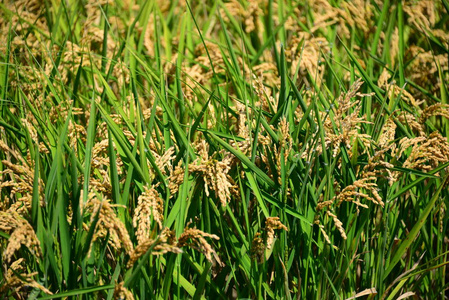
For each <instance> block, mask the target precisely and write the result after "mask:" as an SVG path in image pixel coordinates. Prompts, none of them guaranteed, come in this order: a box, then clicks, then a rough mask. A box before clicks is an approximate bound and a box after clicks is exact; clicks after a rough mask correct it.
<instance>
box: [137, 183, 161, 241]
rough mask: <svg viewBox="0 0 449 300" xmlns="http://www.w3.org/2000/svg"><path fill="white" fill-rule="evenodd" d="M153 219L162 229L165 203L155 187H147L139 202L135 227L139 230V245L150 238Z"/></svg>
mask: <svg viewBox="0 0 449 300" xmlns="http://www.w3.org/2000/svg"><path fill="white" fill-rule="evenodd" d="M152 219H153V220H154V221H155V222H156V223H157V224H158V226H159V229H162V222H163V220H164V201H163V200H162V198H161V196H160V195H159V192H158V191H157V189H156V187H155V186H152V187H151V188H149V187H145V188H144V192H143V193H142V194H141V195H140V196H139V198H138V200H137V207H136V209H135V211H134V217H133V227H134V228H136V229H137V232H136V237H137V241H138V243H139V244H140V243H141V242H143V241H144V240H145V239H147V238H148V236H149V234H150V231H151V229H152V222H151V220H152Z"/></svg>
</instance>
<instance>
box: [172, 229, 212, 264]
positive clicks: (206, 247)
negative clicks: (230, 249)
mask: <svg viewBox="0 0 449 300" xmlns="http://www.w3.org/2000/svg"><path fill="white" fill-rule="evenodd" d="M187 225H189V224H187ZM206 237H208V238H211V239H214V240H219V239H220V238H219V237H218V236H217V235H215V234H210V233H206V232H204V231H201V230H199V229H197V228H196V227H194V228H188V227H186V228H185V229H184V232H183V233H182V234H181V236H180V237H179V239H178V244H177V246H178V247H179V248H181V247H186V246H187V247H190V248H193V249H195V250H197V251H199V252H201V253H203V254H204V256H206V259H207V260H208V261H210V262H212V255H213V256H214V258H215V259H216V260H217V261H218V262H219V263H220V261H219V259H218V255H217V253H216V252H215V250H214V249H213V248H212V246H211V245H210V244H209V243H208V242H207V241H206V239H205V238H206Z"/></svg>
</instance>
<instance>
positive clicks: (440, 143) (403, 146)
mask: <svg viewBox="0 0 449 300" xmlns="http://www.w3.org/2000/svg"><path fill="white" fill-rule="evenodd" d="M409 147H412V149H411V152H410V154H409V155H408V156H407V159H406V160H405V162H404V164H403V167H404V168H410V169H419V170H422V171H426V172H428V171H431V170H432V169H434V168H436V167H437V166H438V165H440V164H443V163H446V162H448V161H449V143H448V142H447V139H446V138H445V137H443V136H442V135H441V134H440V133H439V132H438V131H435V132H433V133H431V134H430V135H429V137H424V136H421V137H416V138H407V137H405V138H403V139H402V140H400V141H399V149H400V150H399V153H398V157H400V156H401V155H402V154H403V153H404V152H405V151H406V150H407V149H408V148H409Z"/></svg>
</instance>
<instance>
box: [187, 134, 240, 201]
mask: <svg viewBox="0 0 449 300" xmlns="http://www.w3.org/2000/svg"><path fill="white" fill-rule="evenodd" d="M197 150H198V153H199V158H198V159H197V160H196V161H195V162H193V163H191V164H190V165H189V171H190V172H197V173H200V174H201V175H202V176H203V180H204V190H205V193H206V195H207V196H209V189H210V188H211V189H212V190H213V191H214V192H215V195H216V196H217V197H218V199H219V200H220V203H221V205H222V206H226V205H227V204H228V202H229V201H230V200H231V189H232V187H233V184H232V183H231V182H230V181H229V180H228V176H227V174H228V172H229V170H230V169H231V163H232V157H231V156H225V157H224V158H223V160H221V161H218V160H216V159H213V158H211V157H209V154H208V150H209V145H208V144H207V143H206V141H205V140H202V141H201V142H199V143H198V145H197Z"/></svg>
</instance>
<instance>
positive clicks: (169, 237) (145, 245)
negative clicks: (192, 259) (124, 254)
mask: <svg viewBox="0 0 449 300" xmlns="http://www.w3.org/2000/svg"><path fill="white" fill-rule="evenodd" d="M150 249H151V254H152V255H162V254H165V253H167V252H172V253H182V250H181V249H180V248H179V247H178V246H177V245H176V237H175V233H174V232H173V231H171V230H170V229H168V228H164V230H162V232H161V233H160V234H159V236H158V237H157V238H156V239H151V238H150V237H147V238H146V239H145V240H143V241H141V242H139V244H138V245H137V247H136V248H135V249H134V250H133V251H132V252H131V254H130V258H129V262H128V265H127V266H128V268H130V267H131V266H132V265H134V263H135V262H136V261H137V260H138V259H139V258H140V257H142V256H143V255H145V253H147V252H148V251H149V250H150Z"/></svg>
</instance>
